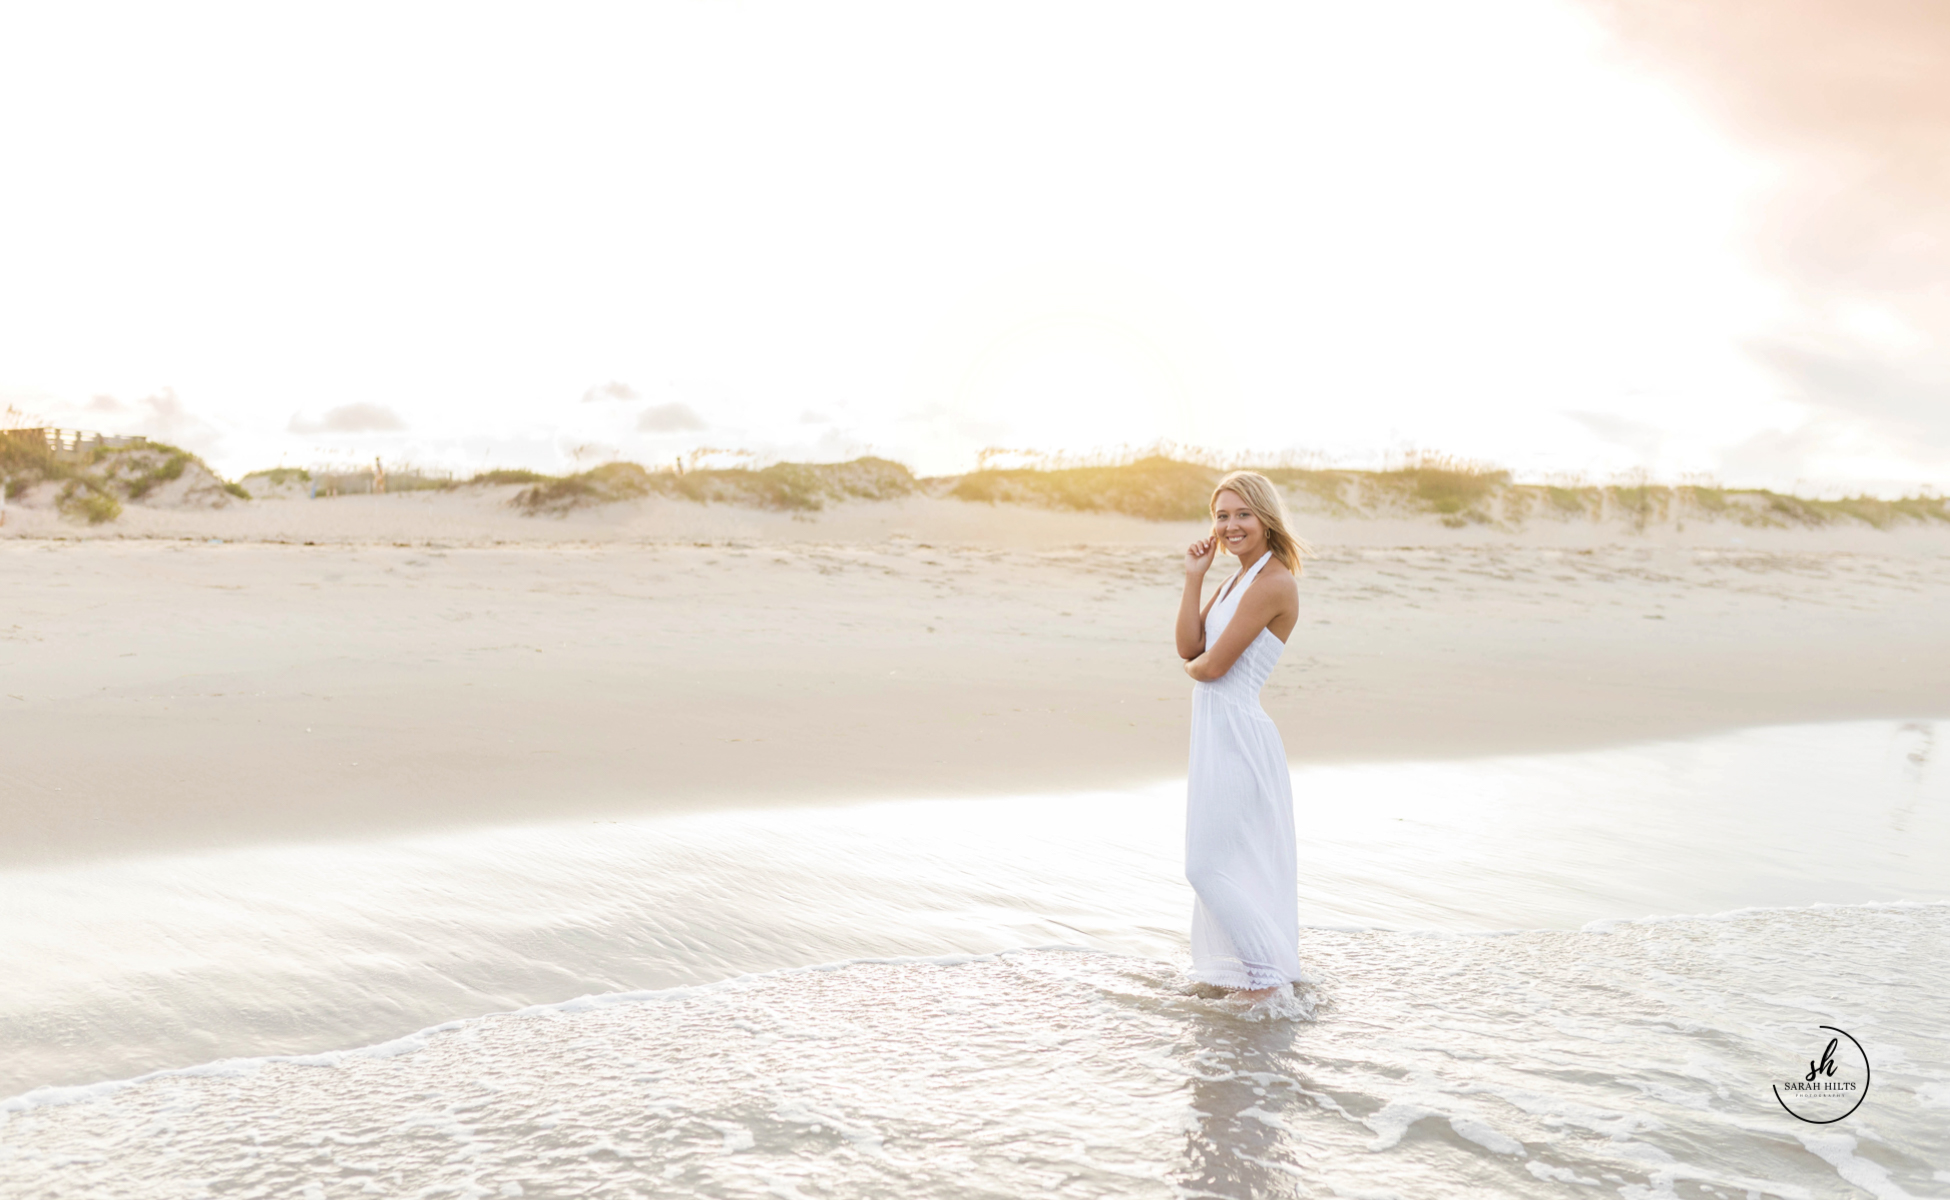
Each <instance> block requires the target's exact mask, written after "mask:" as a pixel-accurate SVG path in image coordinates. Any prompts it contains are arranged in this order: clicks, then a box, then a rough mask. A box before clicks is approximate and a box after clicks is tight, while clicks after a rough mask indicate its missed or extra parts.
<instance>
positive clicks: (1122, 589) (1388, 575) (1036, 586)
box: [0, 497, 1950, 863]
mask: <svg viewBox="0 0 1950 1200" xmlns="http://www.w3.org/2000/svg"><path fill="white" fill-rule="evenodd" d="M441 499H442V502H443V503H448V510H447V511H446V516H445V518H444V520H443V519H439V518H440V512H441V510H439V509H437V508H434V507H421V506H422V505H423V502H422V501H420V500H418V499H415V498H409V497H398V498H392V497H377V498H372V502H371V503H369V504H367V505H366V507H364V508H363V509H362V508H360V507H358V506H357V505H356V504H353V503H351V502H348V501H346V500H339V501H332V502H329V503H308V502H289V503H286V504H284V505H276V504H269V503H267V504H262V505H257V506H253V508H252V509H251V510H247V511H245V512H243V513H241V514H238V513H229V514H226V513H203V514H162V515H159V516H156V517H155V518H154V519H153V521H152V524H156V526H157V527H156V528H153V529H149V530H147V532H149V533H151V534H153V535H155V536H153V537H148V538H141V537H138V538H128V537H113V536H111V537H89V538H82V539H79V540H51V539H50V538H48V537H46V536H20V535H21V534H23V533H25V534H29V535H33V534H49V533H55V534H64V533H67V532H70V531H67V530H63V529H60V528H57V527H53V526H50V527H49V528H48V529H38V528H36V529H22V528H21V526H20V523H18V522H16V523H15V524H14V525H13V526H12V527H10V529H9V530H8V533H9V534H10V535H13V536H9V537H7V538H5V539H0V614H4V615H0V679H4V687H0V705H4V706H5V707H4V709H3V710H0V711H4V713H5V720H4V721H0V834H3V835H4V836H0V861H5V862H9V863H28V862H56V861H63V860H72V859H75V858H80V857H93V856H96V855H100V854H104V853H108V854H114V853H122V852H132V851H143V850H158V849H171V850H175V849H190V848H198V847H213V846H221V845H229V844H237V843H242V842H250V841H262V840H267V839H286V838H318V837H325V838H331V837H341V836H343V837H366V836H371V835H373V834H375V833H379V832H383V831H389V830H393V831H403V830H415V829H434V828H445V827H454V826H465V825H477V824H493V823H497V822H502V821H508V820H531V819H538V818H541V819H546V818H552V817H557V816H563V815H575V814H602V813H611V814H624V813H631V814H640V813H655V812H671V811H681V810H686V809H698V808H706V807H716V806H723V805H728V804H775V803H791V802H821V803H830V802H833V801H847V800H868V799H889V798H919V797H928V796H953V795H985V794H1007V793H1023V792H1046V791H1051V790H1063V789H1070V788H1079V789H1081V788H1106V787H1116V786H1120V785H1123V784H1129V783H1142V782H1149V781H1156V780H1160V779H1168V778H1171V777H1173V776H1174V775H1177V774H1178V773H1180V772H1182V770H1183V765H1184V754H1185V719H1186V706H1187V690H1188V688H1189V684H1188V682H1187V681H1186V680H1185V678H1184V676H1183V675H1182V673H1181V672H1180V670H1179V666H1178V663H1177V661H1176V659H1175V658H1174V657H1173V655H1172V652H1171V645H1170V640H1169V630H1170V621H1171V614H1172V611H1173V605H1174V603H1175V599H1176V593H1177V587H1178V580H1179V579H1180V578H1181V576H1180V570H1181V568H1180V565H1179V559H1178V557H1177V547H1179V546H1180V545H1182V543H1183V542H1184V541H1185V540H1189V537H1190V536H1191V535H1192V534H1193V533H1194V532H1195V530H1194V529H1193V528H1192V527H1190V526H1185V527H1180V526H1176V525H1169V524H1148V523H1144V522H1139V521H1135V520H1129V519H1124V518H1110V517H1092V516H1084V515H1079V514H1056V513H1044V512H1035V511H1030V510H1008V509H986V508H983V507H982V506H973V505H962V504H954V503H948V502H914V503H908V504H901V505H894V504H888V505H859V506H854V507H853V510H852V511H840V512H836V513H829V514H825V515H823V516H822V517H820V518H818V519H815V520H793V519H791V518H788V517H784V516H779V515H776V514H755V513H750V512H748V511H745V510H733V509H725V508H704V507H700V506H694V505H685V504H671V505H667V506H665V508H664V509H662V510H658V511H653V512H652V513H651V517H645V516H644V515H643V513H642V512H641V511H639V512H638V513H637V514H636V516H635V517H633V518H630V519H629V520H625V519H622V518H619V517H617V516H616V515H615V514H609V515H599V516H596V517H592V518H591V519H590V520H589V521H584V522H581V523H578V522H575V521H571V522H550V521H521V520H520V519H518V518H510V517H503V516H501V515H500V514H498V513H495V512H493V511H491V510H490V509H488V508H486V507H482V506H480V505H476V507H475V508H474V509H467V510H464V511H462V510H458V509H456V508H455V506H454V504H453V503H451V502H450V501H451V500H452V498H441ZM389 503H390V504H391V507H390V508H384V507H382V506H385V505H387V504H389ZM476 511H478V512H479V513H482V514H485V515H484V516H482V517H481V518H480V520H479V521H478V522H475V523H474V524H469V523H468V522H469V520H472V518H471V517H469V516H468V514H469V513H473V512H476ZM455 512H459V513H460V515H459V516H455V515H454V514H455ZM659 512H660V513H661V515H659ZM374 513H392V514H395V516H394V517H393V519H392V524H390V525H387V524H381V525H378V526H374V525H373V524H372V523H371V521H370V520H367V518H368V517H369V516H370V515H371V514H374ZM362 514H365V515H364V516H362ZM428 514H433V515H428ZM652 517H654V518H655V520H654V521H652V520H651V518H652ZM409 518H410V519H409ZM462 518H466V519H462ZM143 519H148V518H143ZM362 520H365V521H366V524H365V526H363V528H364V531H365V532H364V535H363V536H362V535H361V533H360V530H361V528H362V527H361V526H360V525H359V522H360V521H362ZM632 521H634V522H635V523H634V524H632V523H631V522H632ZM656 521H661V522H662V524H661V525H656V524H655V522H656ZM199 522H200V523H201V524H200V525H199V524H198V523H199ZM306 522H310V524H309V525H306V524H305V523H306ZM332 522H337V524H332ZM416 522H417V523H416ZM714 522H715V525H714V524H713V523H714ZM1397 525H1399V526H1404V527H1406V526H1408V525H1409V523H1408V522H1395V523H1389V522H1343V523H1340V524H1339V525H1336V524H1335V523H1332V522H1318V521H1317V522H1312V523H1311V524H1310V525H1309V527H1308V529H1307V532H1308V533H1309V534H1310V535H1311V536H1313V537H1314V538H1315V539H1316V540H1317V542H1318V543H1319V545H1320V548H1321V552H1322V553H1321V557H1320V558H1318V559H1317V560H1315V561H1314V562H1313V563H1312V564H1311V565H1310V566H1309V569H1308V574H1307V576H1306V579H1305V581H1304V584H1303V588H1302V598H1303V602H1304V603H1305V604H1306V606H1307V613H1306V616H1305V617H1304V618H1303V619H1302V621H1301V624H1300V626H1299V628H1298V629H1297V630H1296V632H1295V634H1294V635H1293V638H1292V641H1291V642H1290V644H1289V647H1288V649H1287V652H1286V655H1285V658H1284V660H1283V661H1282V663H1281V665H1280V666H1279V668H1278V669H1277V670H1276V671H1275V673H1274V675H1273V678H1272V681H1271V683H1270V684H1269V685H1268V687H1267V691H1266V696H1265V703H1266V707H1267V709H1268V711H1269V712H1271V713H1272V715H1273V716H1274V718H1275V719H1276V720H1277V721H1278V722H1279V724H1280V728H1281V730H1282V733H1283V735H1284V737H1285V739H1286V744H1287V748H1288V752H1289V755H1290V757H1291V759H1292V760H1293V761H1294V762H1295V763H1297V764H1305V763H1323V762H1336V761H1370V760H1381V759H1400V758H1454V757H1458V756H1468V755H1490V754H1513V753H1532V752H1543V751H1552V750H1566V749H1580V748H1591V747H1600V746H1606V745H1614V744H1621V743H1628V742H1634V741H1643V740H1650V739H1669V738H1678V737H1687V736H1692V735H1695V734H1702V733H1707V732H1713V731H1717V730H1724V729H1731V728H1738V727H1743V726H1750V725H1761V724H1781V723H1794V722H1813V721H1826V720H1842V719H1855V718H1871V717H1890V718H1910V717H1917V716H1934V715H1950V686H1946V684H1945V682H1944V681H1945V680H1946V679H1950V622H1945V621H1943V620H1942V619H1941V615H1940V603H1939V599H1938V598H1939V597H1940V596H1941V595H1943V594H1944V592H1945V590H1946V586H1947V585H1950V538H1944V537H1941V536H1940V535H1938V536H1935V537H1930V536H1925V535H1924V534H1922V533H1912V534H1909V535H1902V534H1878V533H1875V532H1874V531H1863V532H1857V533H1855V534H1853V535H1850V536H1849V537H1846V538H1844V537H1840V536H1838V535H1837V534H1836V533H1835V532H1834V531H1812V532H1805V533H1799V534H1797V533H1794V532H1791V531H1773V532H1768V531H1762V532H1760V533H1758V534H1756V533H1753V532H1750V531H1744V530H1740V529H1739V528H1738V527H1734V528H1733V529H1731V530H1729V529H1725V528H1722V529H1719V530H1717V531H1715V530H1711V529H1709V530H1704V531H1701V530H1695V531H1690V532H1689V533H1688V535H1687V536H1686V537H1684V538H1683V539H1675V538H1670V537H1668V538H1665V539H1663V540H1660V539H1655V538H1638V539H1636V540H1635V539H1633V538H1631V537H1629V536H1620V535H1618V534H1616V533H1615V531H1603V530H1600V531H1596V532H1595V533H1594V532H1591V531H1575V532H1577V533H1578V536H1577V537H1567V536H1566V535H1564V534H1563V533H1562V531H1554V530H1540V531H1538V532H1537V533H1535V534H1533V535H1528V536H1521V535H1520V536H1514V537H1512V536H1500V535H1499V536H1494V537H1492V536H1488V535H1485V534H1482V533H1477V534H1475V535H1474V541H1470V540H1468V535H1469V531H1450V530H1445V529H1441V528H1440V527H1437V526H1434V525H1433V523H1432V522H1430V523H1429V524H1428V525H1427V526H1425V527H1423V528H1422V529H1421V531H1420V532H1421V533H1422V534H1423V535H1426V536H1421V537H1419V538H1418V539H1417V540H1418V541H1420V542H1421V543H1422V544H1419V545H1416V544H1396V545H1389V544H1385V543H1387V542H1388V541H1390V540H1394V539H1399V538H1401V537H1403V536H1404V533H1405V532H1406V533H1407V534H1409V535H1413V534H1415V533H1416V530H1414V529H1406V530H1404V529H1398V528H1395V526H1397ZM192 528H201V529H203V531H204V532H206V533H209V534H210V535H211V536H216V537H225V538H228V539H236V538H240V537H241V538H245V539H247V540H243V541H237V540H227V541H225V542H223V543H221V544H218V543H213V542H211V541H209V540H207V539H199V540H189V539H188V538H186V537H182V536H177V537H175V538H171V537H168V536H165V535H167V534H170V533H171V532H174V533H175V534H177V535H182V534H185V533H186V532H188V531H189V530H190V529H192ZM649 529H654V530H656V532H654V533H652V532H646V530H649ZM504 530H512V531H514V532H516V533H518V534H520V535H521V537H522V539H523V540H520V541H516V540H514V539H513V538H504V537H501V536H499V534H500V533H501V532H502V531H504ZM124 532H137V533H140V532H143V529H141V528H132V529H130V530H125V531H124ZM307 533H308V534H311V535H313V538H312V539H310V540H317V541H318V542H319V544H314V545H305V544H303V543H302V541H299V540H292V539H293V538H294V536H295V535H297V534H307ZM1716 538H1717V543H1716V541H1715V539H1716ZM261 539H274V540H261ZM551 539H552V540H551ZM1580 539H1582V540H1583V541H1584V542H1585V543H1586V544H1584V545H1578V544H1577V542H1578V541H1579V540H1580ZM395 543H399V544H395ZM1225 573H1226V568H1225V567H1224V566H1222V567H1221V568H1219V569H1217V570H1215V571H1214V577H1213V580H1212V584H1213V585H1216V583H1217V582H1218V580H1219V579H1220V578H1222V577H1223V576H1224V574H1225Z"/></svg>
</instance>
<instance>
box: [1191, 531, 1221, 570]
mask: <svg viewBox="0 0 1950 1200" xmlns="http://www.w3.org/2000/svg"><path fill="white" fill-rule="evenodd" d="M1218 552H1219V539H1218V538H1215V537H1208V538H1200V539H1199V540H1198V541H1196V542H1193V543H1192V544H1191V545H1190V546H1187V547H1186V548H1185V574H1186V575H1187V576H1188V577H1190V578H1195V579H1196V578H1202V577H1203V576H1204V575H1205V572H1206V570H1207V569H1209V568H1210V567H1211V566H1212V558H1213V556H1214V555H1216V554H1217V553H1218Z"/></svg>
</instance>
